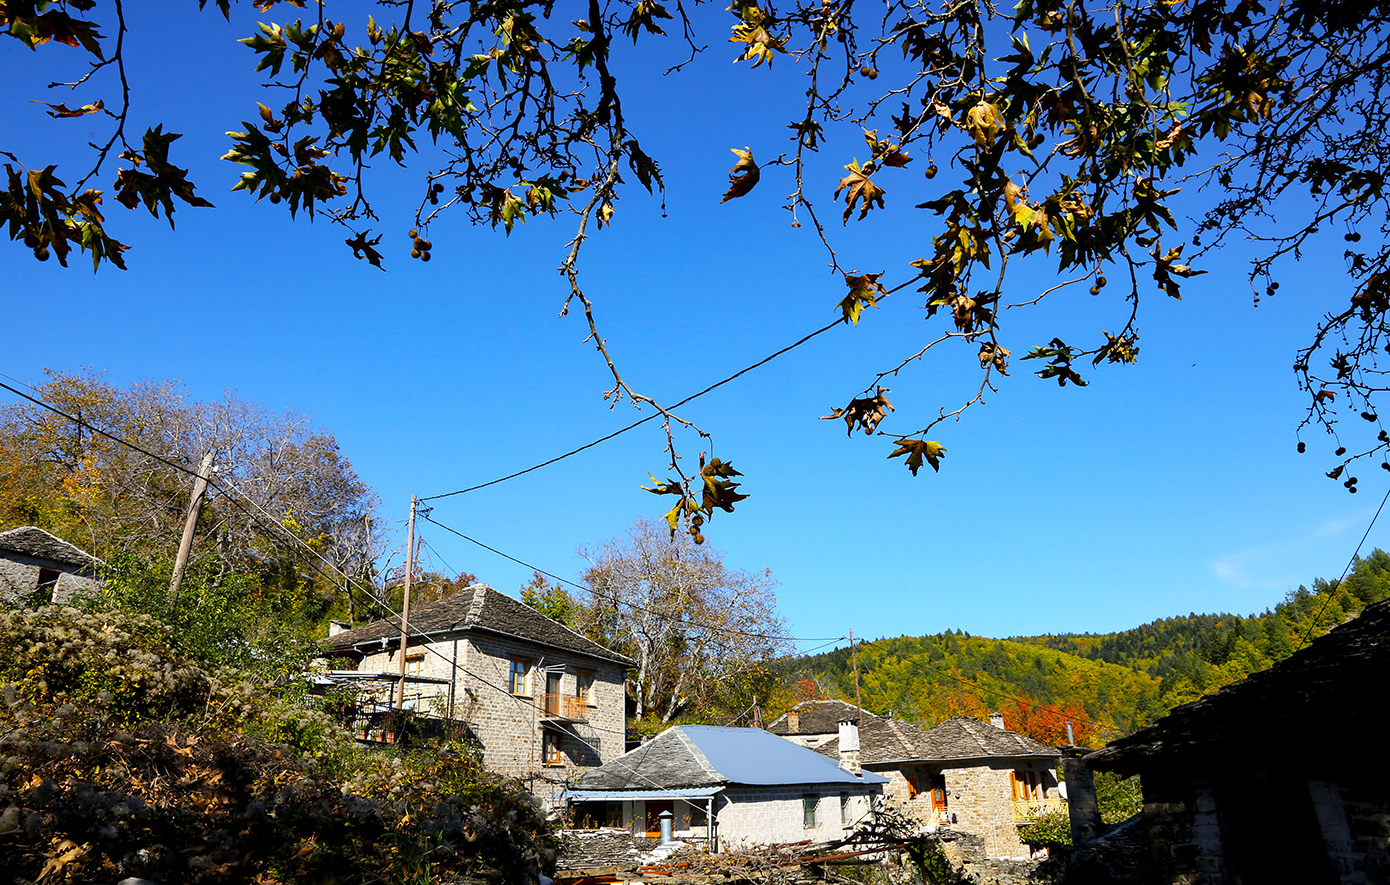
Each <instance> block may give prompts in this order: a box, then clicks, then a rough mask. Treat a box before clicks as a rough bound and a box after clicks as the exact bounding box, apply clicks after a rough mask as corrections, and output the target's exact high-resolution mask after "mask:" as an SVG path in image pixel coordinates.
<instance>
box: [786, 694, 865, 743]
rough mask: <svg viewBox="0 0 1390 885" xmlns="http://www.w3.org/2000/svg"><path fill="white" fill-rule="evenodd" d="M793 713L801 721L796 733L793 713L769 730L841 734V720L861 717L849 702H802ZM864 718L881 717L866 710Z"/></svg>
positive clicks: (787, 733)
mask: <svg viewBox="0 0 1390 885" xmlns="http://www.w3.org/2000/svg"><path fill="white" fill-rule="evenodd" d="M792 711H795V712H796V714H797V716H798V718H799V719H800V722H799V723H798V725H797V729H796V731H792V730H791V724H790V722H789V721H788V716H789V715H790V712H791V711H789V712H788V713H783V714H782V715H781V716H778V717H777V718H776V719H774V720H772V721H771V722H770V723H768V726H767V730H768V731H770V732H772V733H773V734H780V735H789V734H839V731H840V720H841V719H855V718H858V716H859V712H858V708H856V707H855V706H854V704H851V703H849V702H848V701H802V702H801V703H799V704H797V705H796V706H795V707H792ZM864 718H865V720H868V719H870V718H873V719H877V718H879V717H878V716H877V715H875V714H873V713H870V712H869V711H868V710H865V711H864Z"/></svg>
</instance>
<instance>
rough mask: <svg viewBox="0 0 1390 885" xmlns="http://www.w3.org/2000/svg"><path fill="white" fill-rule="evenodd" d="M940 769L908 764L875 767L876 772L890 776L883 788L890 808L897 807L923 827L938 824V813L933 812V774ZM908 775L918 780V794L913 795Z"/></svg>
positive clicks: (884, 796) (885, 799)
mask: <svg viewBox="0 0 1390 885" xmlns="http://www.w3.org/2000/svg"><path fill="white" fill-rule="evenodd" d="M937 771H940V769H933V768H931V767H929V766H927V765H921V764H906V765H902V766H899V767H897V768H877V767H876V768H874V769H873V772H874V774H881V775H883V776H884V777H886V778H888V783H887V784H886V785H885V786H884V788H883V798H884V801H885V802H887V803H888V806H889V807H890V808H895V809H897V810H898V811H901V812H902V813H903V814H906V815H907V816H908V817H910V818H912V819H913V820H914V821H916V822H917V823H918V824H920V825H921V826H922V828H923V829H926V828H928V827H934V826H936V824H937V819H936V815H935V814H933V813H932V804H931V775H932V774H934V773H936V772H937ZM908 777H912V778H914V779H915V780H916V782H917V789H918V792H917V795H916V796H915V797H914V796H913V795H912V793H913V790H912V786H911V785H910V784H909V783H908V781H907V779H908Z"/></svg>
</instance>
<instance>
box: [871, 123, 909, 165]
mask: <svg viewBox="0 0 1390 885" xmlns="http://www.w3.org/2000/svg"><path fill="white" fill-rule="evenodd" d="M864 141H865V143H866V144H868V146H869V150H870V151H872V152H873V158H874V161H875V162H877V163H878V164H879V165H880V166H892V167H894V168H895V169H902V168H905V167H906V166H907V164H908V163H911V162H912V158H911V157H909V156H908V155H907V154H905V153H903V150H902V147H901V146H900V145H897V144H894V143H892V142H890V141H888V140H887V139H884V140H882V141H880V140H879V137H878V130H877V129H865V130H864Z"/></svg>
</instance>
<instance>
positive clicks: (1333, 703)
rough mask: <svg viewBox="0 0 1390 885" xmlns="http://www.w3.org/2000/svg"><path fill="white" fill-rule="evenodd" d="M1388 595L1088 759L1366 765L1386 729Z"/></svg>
mask: <svg viewBox="0 0 1390 885" xmlns="http://www.w3.org/2000/svg"><path fill="white" fill-rule="evenodd" d="M1387 685H1390V599H1385V600H1381V601H1380V602H1376V603H1372V604H1371V605H1368V606H1366V608H1365V609H1363V610H1362V612H1361V615H1360V616H1359V617H1356V618H1353V619H1352V620H1350V621H1348V622H1347V623H1345V624H1342V625H1340V626H1338V627H1334V628H1333V629H1332V630H1330V631H1328V632H1327V633H1326V634H1325V635H1323V636H1320V637H1318V638H1317V639H1314V640H1313V641H1312V642H1310V643H1309V644H1308V645H1307V646H1305V647H1304V648H1302V649H1300V650H1299V651H1297V652H1295V653H1294V654H1292V655H1290V656H1289V657H1287V658H1285V659H1284V660H1282V661H1279V662H1278V663H1276V664H1274V665H1273V666H1272V667H1270V668H1269V669H1268V670H1263V671H1261V672H1259V673H1254V674H1251V675H1250V676H1247V677H1246V678H1244V679H1242V680H1240V681H1239V682H1234V683H1232V684H1230V685H1228V686H1226V687H1224V688H1221V689H1219V690H1217V691H1214V692H1212V693H1211V694H1209V695H1207V696H1205V697H1203V698H1201V699H1200V700H1197V701H1193V702H1192V703H1189V704H1183V705H1182V706H1180V707H1177V708H1175V709H1174V710H1173V712H1171V713H1169V714H1168V715H1167V716H1164V717H1163V718H1162V719H1159V720H1158V721H1157V722H1155V723H1153V724H1152V725H1150V726H1147V727H1146V728H1141V729H1140V730H1138V731H1136V732H1135V733H1134V734H1131V735H1129V736H1128V737H1123V738H1120V739H1119V740H1117V741H1114V742H1112V743H1111V744H1110V745H1109V746H1107V747H1105V748H1103V749H1100V750H1097V751H1096V752H1094V753H1091V754H1089V755H1088V756H1087V757H1086V761H1087V762H1088V763H1089V764H1090V765H1091V766H1093V767H1095V768H1100V769H1102V770H1112V771H1117V772H1120V773H1124V774H1131V773H1135V772H1138V771H1140V770H1142V769H1144V768H1145V767H1146V763H1149V762H1152V761H1159V762H1163V761H1168V762H1172V763H1175V764H1180V765H1184V766H1186V765H1189V764H1191V763H1192V762H1197V761H1202V762H1206V763H1210V764H1214V765H1217V766H1219V765H1221V764H1223V763H1222V761H1221V760H1230V759H1239V760H1240V762H1241V764H1242V767H1246V766H1248V765H1249V764H1250V760H1251V758H1252V756H1254V755H1256V754H1263V755H1264V756H1265V758H1266V759H1267V760H1268V759H1270V758H1278V759H1285V760H1287V759H1300V760H1306V759H1307V758H1308V757H1309V756H1310V755H1312V756H1316V757H1318V758H1319V759H1321V760H1323V762H1326V761H1327V757H1344V758H1347V759H1350V760H1352V761H1353V762H1354V763H1355V764H1356V765H1358V766H1360V767H1363V768H1364V767H1365V766H1367V765H1374V764H1376V763H1372V762H1370V761H1367V760H1370V759H1372V758H1374V757H1373V755H1367V754H1368V753H1371V752H1372V751H1369V750H1367V747H1368V746H1369V747H1374V746H1378V742H1379V740H1380V738H1376V737H1375V735H1382V736H1383V735H1384V734H1385V733H1386V731H1387V729H1390V708H1387V705H1386V703H1385V687H1386V686H1387Z"/></svg>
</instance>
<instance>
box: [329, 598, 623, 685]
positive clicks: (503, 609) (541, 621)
mask: <svg viewBox="0 0 1390 885" xmlns="http://www.w3.org/2000/svg"><path fill="white" fill-rule="evenodd" d="M474 630H476V631H479V632H483V633H495V634H499V635H502V636H509V637H514V638H516V639H522V640H525V641H527V642H534V643H536V644H537V645H548V646H550V647H552V648H560V649H564V650H565V651H570V652H576V653H578V654H582V655H587V656H588V657H592V658H599V659H601V660H605V661H612V662H614V663H617V664H622V665H623V666H625V667H632V666H636V662H635V661H633V660H632V659H631V658H629V657H627V656H625V655H621V654H618V653H617V652H615V651H611V650H609V649H607V648H604V647H603V646H601V645H599V644H598V643H597V642H594V641H593V640H591V639H589V638H588V637H586V636H583V635H581V634H579V633H576V632H575V631H573V630H571V629H570V628H569V627H566V626H565V625H564V624H561V623H560V622H559V621H554V620H551V619H550V618H547V617H546V616H545V615H543V614H541V613H540V612H538V611H536V610H535V609H533V608H531V607H530V606H529V605H525V604H523V603H521V602H518V601H516V600H515V599H512V598H511V597H510V596H507V595H505V594H502V593H498V592H497V591H496V590H494V589H492V588H491V587H489V586H488V585H486V584H474V585H473V586H471V587H467V588H465V589H463V590H460V591H459V592H457V593H454V594H451V595H449V596H446V597H444V598H443V599H438V600H435V601H434V602H431V603H427V604H425V605H422V606H419V607H418V608H412V609H411V611H410V631H411V633H412V635H413V634H414V633H415V632H417V631H418V632H420V633H425V634H429V635H431V636H434V637H437V638H440V639H442V638H443V636H444V635H446V634H456V633H461V632H465V631H474ZM400 635H401V619H400V618H399V617H398V616H395V615H393V616H391V617H389V618H383V619H381V620H379V621H372V622H371V623H370V624H365V625H363V626H361V627H358V628H357V629H356V630H347V631H345V632H343V633H339V634H338V635H336V636H331V637H329V639H328V645H329V649H330V650H331V651H335V652H339V653H342V654H352V653H358V654H360V653H361V650H360V649H357V648H354V647H355V646H363V645H366V644H368V643H377V642H380V641H381V640H383V639H385V640H388V643H389V641H390V640H392V639H395V640H396V641H397V642H399V638H400Z"/></svg>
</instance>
